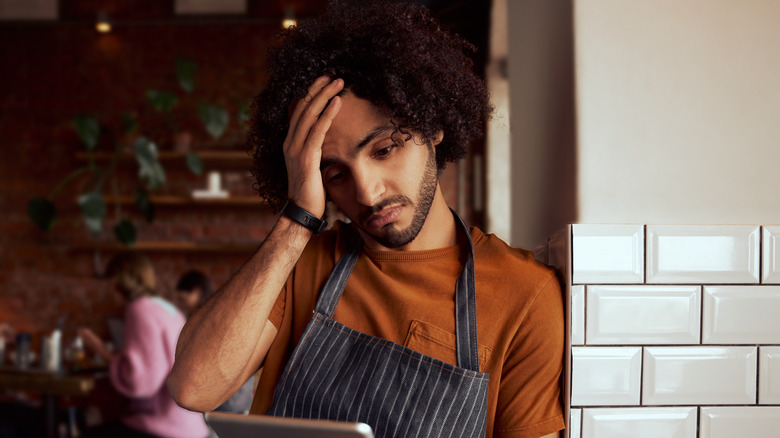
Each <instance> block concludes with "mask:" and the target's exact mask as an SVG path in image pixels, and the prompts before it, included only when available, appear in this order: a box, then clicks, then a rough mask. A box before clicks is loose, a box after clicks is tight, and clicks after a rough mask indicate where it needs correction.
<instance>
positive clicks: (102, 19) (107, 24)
mask: <svg viewBox="0 0 780 438" xmlns="http://www.w3.org/2000/svg"><path fill="white" fill-rule="evenodd" d="M95 30H97V31H98V32H100V33H109V32H111V20H109V18H108V13H107V12H106V11H99V12H98V14H97V21H95Z"/></svg>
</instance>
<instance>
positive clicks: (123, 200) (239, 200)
mask: <svg viewBox="0 0 780 438" xmlns="http://www.w3.org/2000/svg"><path fill="white" fill-rule="evenodd" d="M105 200H106V203H107V204H113V203H114V202H116V201H119V203H120V204H135V197H133V196H120V197H119V198H115V197H113V196H108V197H106V199H105ZM149 200H151V201H152V203H153V204H155V205H165V206H187V207H198V206H204V207H205V206H250V207H251V206H263V205H267V204H266V203H265V202H263V200H262V199H260V198H259V197H258V196H229V197H227V198H193V197H190V196H180V195H152V196H150V197H149Z"/></svg>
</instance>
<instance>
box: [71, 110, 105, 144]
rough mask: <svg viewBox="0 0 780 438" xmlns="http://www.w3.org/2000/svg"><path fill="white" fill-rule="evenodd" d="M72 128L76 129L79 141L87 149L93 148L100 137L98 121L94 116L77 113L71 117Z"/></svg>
mask: <svg viewBox="0 0 780 438" xmlns="http://www.w3.org/2000/svg"><path fill="white" fill-rule="evenodd" d="M73 129H75V130H76V134H78V136H79V139H81V142H82V143H84V145H86V146H87V150H89V151H92V150H95V148H96V147H97V144H98V138H99V137H100V123H98V121H97V119H96V118H95V117H94V116H91V115H89V114H77V115H76V117H74V118H73Z"/></svg>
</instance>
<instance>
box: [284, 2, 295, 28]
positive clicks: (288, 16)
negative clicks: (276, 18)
mask: <svg viewBox="0 0 780 438" xmlns="http://www.w3.org/2000/svg"><path fill="white" fill-rule="evenodd" d="M297 25H298V20H296V19H295V14H294V13H293V10H292V8H291V7H288V8H287V10H286V11H285V12H284V19H282V28H284V29H288V28H290V27H295V26H297Z"/></svg>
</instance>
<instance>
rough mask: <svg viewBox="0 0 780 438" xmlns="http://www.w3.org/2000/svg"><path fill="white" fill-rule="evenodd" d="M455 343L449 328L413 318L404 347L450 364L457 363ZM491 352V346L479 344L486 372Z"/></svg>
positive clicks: (481, 364)
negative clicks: (445, 328)
mask: <svg viewBox="0 0 780 438" xmlns="http://www.w3.org/2000/svg"><path fill="white" fill-rule="evenodd" d="M455 345H456V338H455V333H450V332H448V331H447V330H444V329H442V328H439V327H436V326H435V325H432V324H428V323H426V322H422V321H420V320H417V319H415V320H412V324H411V325H410V326H409V332H408V333H407V334H406V340H405V341H404V347H407V348H411V349H412V350H414V351H416V352H418V353H422V354H424V355H426V356H430V357H433V358H435V359H439V360H441V361H444V362H447V363H449V364H453V365H457V363H458V358H457V353H456V350H455ZM491 352H492V349H491V348H490V347H488V346H486V345H482V344H479V368H480V371H482V372H484V370H486V369H487V368H488V367H487V363H488V359H490V353H491Z"/></svg>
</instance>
